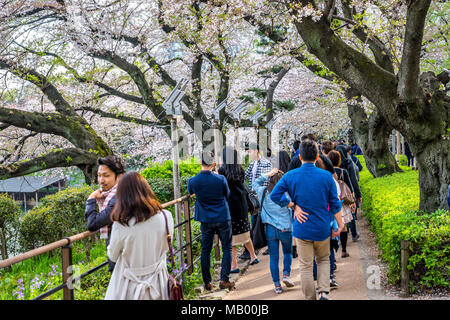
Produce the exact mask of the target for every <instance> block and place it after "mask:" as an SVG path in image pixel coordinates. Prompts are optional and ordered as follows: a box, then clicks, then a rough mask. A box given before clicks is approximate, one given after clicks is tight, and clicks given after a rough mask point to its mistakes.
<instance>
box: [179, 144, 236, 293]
mask: <svg viewBox="0 0 450 320" xmlns="http://www.w3.org/2000/svg"><path fill="white" fill-rule="evenodd" d="M213 159H214V156H213V155H212V154H210V153H208V152H204V153H203V156H202V171H200V173H199V174H197V175H196V176H194V177H192V178H190V179H189V181H188V185H187V190H188V192H189V193H190V194H195V197H196V202H195V215H194V219H195V220H196V221H199V222H201V226H200V230H201V235H202V236H201V245H202V252H201V258H200V261H201V268H202V277H203V282H204V284H205V289H206V290H212V289H213V285H212V283H211V274H210V271H209V270H210V267H211V258H210V257H211V250H212V246H213V240H214V234H218V236H219V239H220V242H221V244H222V265H221V271H220V282H219V287H220V288H221V289H225V288H228V289H232V288H233V287H234V282H230V280H229V277H230V271H231V248H232V246H231V243H232V241H231V239H232V231H231V215H230V209H229V207H228V201H227V200H228V198H229V196H230V189H229V188H228V183H227V180H226V179H225V177H224V176H222V175H219V174H216V173H214V172H212V170H213V169H214V167H215V165H216V164H215V163H214V161H213Z"/></svg>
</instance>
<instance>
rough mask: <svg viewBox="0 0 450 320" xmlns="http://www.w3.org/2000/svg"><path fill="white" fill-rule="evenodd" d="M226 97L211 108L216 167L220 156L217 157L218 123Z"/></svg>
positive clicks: (218, 146)
mask: <svg viewBox="0 0 450 320" xmlns="http://www.w3.org/2000/svg"><path fill="white" fill-rule="evenodd" d="M227 101H228V97H226V98H225V99H223V100H222V102H220V103H219V105H217V106H216V107H215V108H214V110H213V116H214V158H215V161H216V168H218V166H219V162H220V157H219V152H220V151H219V150H220V143H219V139H220V135H219V123H220V111H222V109H224V108H225V107H226V106H227Z"/></svg>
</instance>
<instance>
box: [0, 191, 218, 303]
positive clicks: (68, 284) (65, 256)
mask: <svg viewBox="0 0 450 320" xmlns="http://www.w3.org/2000/svg"><path fill="white" fill-rule="evenodd" d="M190 199H191V196H190V195H186V196H184V197H181V198H179V199H175V200H172V201H170V202H167V203H164V204H163V205H162V207H163V209H166V208H168V207H170V206H173V205H175V204H177V203H180V204H181V205H182V208H183V221H180V222H179V223H178V224H176V225H174V237H173V238H175V235H176V233H175V230H177V229H179V228H183V226H184V231H185V237H184V238H185V239H184V241H181V242H179V243H182V246H181V247H180V248H177V250H176V251H175V253H174V255H175V257H176V260H177V261H178V266H179V269H180V272H179V273H178V274H176V277H177V278H182V279H183V280H184V276H185V273H186V272H187V273H188V274H192V272H193V271H194V265H195V264H196V263H197V262H198V261H199V259H200V255H199V256H198V257H194V256H193V250H192V244H193V243H194V242H195V241H198V240H199V239H200V237H201V234H199V235H197V236H196V237H195V238H194V239H192V228H191V221H192V220H193V219H194V218H193V216H191V206H190ZM181 230H183V229H181ZM97 232H98V231H95V232H91V231H85V232H82V233H79V234H76V235H74V236H71V237H67V238H64V239H61V240H58V241H55V242H53V243H50V244H47V245H45V246H42V247H39V248H36V249H34V250H31V251H27V252H25V253H22V254H19V255H17V256H14V257H11V258H9V259H5V260H1V261H0V269H1V268H7V267H10V266H12V265H14V264H17V263H19V262H22V261H24V260H28V259H31V258H33V257H36V256H38V255H41V254H44V253H47V252H50V251H52V250H55V249H59V248H61V259H62V282H63V283H62V284H61V285H59V286H57V287H54V288H52V289H50V290H48V291H46V292H44V293H42V294H41V295H39V296H38V297H36V298H34V300H42V299H45V298H47V297H49V296H50V295H52V294H54V293H56V292H58V291H60V290H63V299H64V300H74V288H73V284H74V283H76V282H77V281H80V280H81V279H83V278H84V277H86V276H88V275H90V274H92V273H93V272H95V271H97V270H99V269H101V268H103V267H104V266H106V265H108V261H105V262H103V263H101V264H100V265H98V266H96V267H94V268H92V269H90V270H89V271H87V272H85V273H83V274H81V275H79V276H78V277H76V278H73V271H72V244H73V243H74V242H77V241H80V240H82V239H85V238H87V237H90V236H92V235H95V234H96V233H97ZM178 234H182V232H179V233H178ZM214 247H215V259H216V260H219V259H220V252H219V241H218V237H217V236H216V241H215V244H214ZM184 264H186V267H185V268H182V266H183V265H184ZM182 283H183V284H184V281H182Z"/></svg>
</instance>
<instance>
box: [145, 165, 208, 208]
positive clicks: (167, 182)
mask: <svg viewBox="0 0 450 320" xmlns="http://www.w3.org/2000/svg"><path fill="white" fill-rule="evenodd" d="M149 164H150V166H149V167H148V168H145V169H144V170H143V171H142V172H141V174H142V176H143V177H144V178H145V179H146V180H147V181H148V183H149V184H150V187H151V188H152V190H153V192H154V193H155V194H156V196H157V197H158V200H159V201H160V202H161V203H165V202H169V201H171V200H173V199H174V192H173V171H172V166H173V163H172V160H167V161H164V162H163V163H162V164H158V163H153V162H151V161H150V162H149ZM179 169H180V189H181V194H182V195H184V194H186V193H187V182H188V180H189V178H191V177H193V176H195V175H196V174H197V173H199V172H200V170H201V164H200V162H199V161H198V160H197V159H195V158H191V159H187V160H185V161H181V162H180V164H179Z"/></svg>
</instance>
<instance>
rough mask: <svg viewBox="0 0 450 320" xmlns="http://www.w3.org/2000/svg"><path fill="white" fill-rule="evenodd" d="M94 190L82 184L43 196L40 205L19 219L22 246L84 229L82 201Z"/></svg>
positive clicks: (52, 240)
mask: <svg viewBox="0 0 450 320" xmlns="http://www.w3.org/2000/svg"><path fill="white" fill-rule="evenodd" d="M93 191H94V190H93V189H92V187H90V186H83V187H79V188H70V189H66V190H63V191H60V192H58V193H56V194H53V195H50V196H47V197H44V198H42V200H41V204H40V205H39V206H36V207H34V208H33V209H31V210H30V211H28V212H27V213H26V214H25V215H24V216H23V218H22V220H21V225H20V228H19V233H20V242H21V244H22V246H23V247H24V248H25V249H27V250H30V249H34V248H36V247H39V246H42V245H45V244H48V243H51V242H54V241H57V240H60V239H62V238H64V237H67V236H72V235H74V234H77V233H80V232H83V231H86V221H85V219H84V211H85V201H86V199H87V198H88V197H89V195H90V194H91V193H92V192H93Z"/></svg>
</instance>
